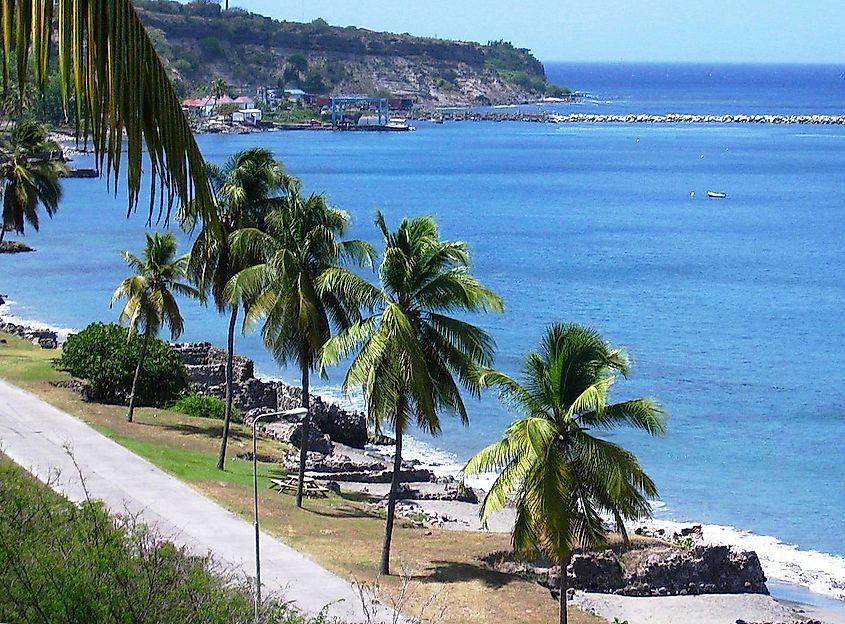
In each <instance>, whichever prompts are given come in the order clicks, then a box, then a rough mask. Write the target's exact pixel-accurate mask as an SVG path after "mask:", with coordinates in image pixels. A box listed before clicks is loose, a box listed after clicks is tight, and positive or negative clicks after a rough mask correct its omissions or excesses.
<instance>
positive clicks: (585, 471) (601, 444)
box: [464, 324, 666, 623]
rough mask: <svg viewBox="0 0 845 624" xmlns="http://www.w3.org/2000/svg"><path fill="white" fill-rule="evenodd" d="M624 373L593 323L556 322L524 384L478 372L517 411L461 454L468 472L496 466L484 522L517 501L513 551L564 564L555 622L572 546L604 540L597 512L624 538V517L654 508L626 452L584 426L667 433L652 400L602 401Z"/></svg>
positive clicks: (620, 358) (622, 358) (652, 491)
mask: <svg viewBox="0 0 845 624" xmlns="http://www.w3.org/2000/svg"><path fill="white" fill-rule="evenodd" d="M628 372H629V365H628V358H627V357H626V355H625V353H624V352H623V351H621V350H620V349H614V348H613V347H611V346H610V345H608V344H607V343H606V342H605V341H604V340H603V339H602V338H601V336H599V334H598V333H596V332H595V331H592V330H590V329H586V328H584V327H581V326H578V325H565V324H555V325H552V326H551V327H549V328H548V330H547V331H546V334H545V336H544V338H543V343H542V346H541V348H540V351H539V353H529V354H528V355H527V356H526V358H525V363H524V365H523V368H522V381H521V382H518V381H515V380H514V379H511V378H510V377H508V376H507V375H504V374H503V373H499V372H496V371H493V370H486V371H482V372H481V373H480V374H479V375H478V376H477V377H476V380H477V381H476V383H477V384H478V386H479V387H481V388H488V387H493V388H497V389H498V390H499V392H500V394H501V397H502V401H503V402H504V403H505V404H506V405H508V406H509V407H511V408H512V409H514V410H515V411H517V412H518V413H520V414H521V415H522V417H521V418H520V419H518V420H516V421H515V422H514V423H513V424H511V425H510V426H509V427H508V428H507V430H506V431H505V436H504V438H503V439H502V440H500V441H499V442H495V443H493V444H491V445H490V446H488V447H487V448H485V449H483V450H482V451H480V452H479V453H478V454H477V455H475V456H474V457H473V458H471V459H470V460H469V461H468V462H467V464H466V466H464V477H465V478H466V477H470V476H476V475H478V474H481V473H484V472H491V471H496V472H499V477H498V478H497V479H496V481H495V482H494V483H493V485H492V487H491V488H490V491H489V492H488V493H487V496H486V497H485V499H484V501H483V503H482V505H481V512H480V513H481V517H482V519H483V520H484V522H485V523H486V522H487V519H488V518H489V517H490V515H491V514H493V513H494V512H496V511H498V510H499V509H501V508H502V507H504V506H505V505H506V504H507V502H508V501H510V500H512V499H514V500H515V505H516V520H515V522H514V527H513V546H514V550H515V551H516V552H517V553H519V554H522V555H525V556H529V557H531V556H534V555H536V554H537V552H538V551H540V550H542V551H543V552H545V554H546V555H547V556H548V557H550V558H551V559H552V561H556V562H558V563H560V567H561V575H560V621H561V623H565V622H566V619H567V616H566V591H567V582H566V567H567V565H568V564H569V560H570V557H571V555H572V550H573V549H574V548H576V547H578V546H582V547H586V548H603V547H604V546H605V545H606V543H607V531H606V529H605V525H604V519H603V514H606V515H608V516H610V517H612V518H614V520H615V522H616V525H617V528H618V529H619V530H620V531H621V532H622V534H623V536H625V537H626V538H627V535H626V534H625V525H624V522H625V521H626V520H634V519H637V518H641V517H643V516H647V515H648V514H650V513H651V506H650V505H649V498H650V497H651V498H653V497H655V496H657V488H656V486H655V484H654V482H653V481H652V480H651V478H649V476H648V475H647V474H646V473H645V471H644V470H643V468H642V467H641V466H640V464H639V462H638V461H637V458H636V457H635V456H634V455H633V454H632V453H630V452H629V451H626V450H625V449H623V448H621V447H620V446H618V445H616V444H614V443H612V442H608V441H607V440H604V439H602V438H601V437H598V436H596V435H593V434H592V433H590V432H591V431H592V430H611V429H615V428H617V427H619V426H621V425H627V426H630V427H634V428H635V429H639V430H642V431H645V432H646V433H649V434H651V435H662V434H663V433H664V431H665V427H666V416H665V414H664V412H663V410H662V408H661V407H660V405H658V404H657V403H656V402H655V401H654V400H652V399H633V400H630V401H624V402H622V403H614V404H610V403H609V402H608V394H609V391H610V388H611V387H612V386H613V384H614V382H615V381H616V376H617V375H618V374H622V375H623V376H627V375H628Z"/></svg>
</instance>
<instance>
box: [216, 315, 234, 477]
mask: <svg viewBox="0 0 845 624" xmlns="http://www.w3.org/2000/svg"><path fill="white" fill-rule="evenodd" d="M237 322H238V306H237V305H233V306H232V317H231V318H230V319H229V341H228V343H227V351H226V411H225V413H224V415H223V438H222V439H221V440H220V453H219V454H218V455H217V470H223V465H224V464H225V463H226V446H227V445H228V444H229V423H231V422H232V398H233V397H232V386H233V385H234V379H232V377H233V372H232V361H233V360H234V359H235V325H236V324H237Z"/></svg>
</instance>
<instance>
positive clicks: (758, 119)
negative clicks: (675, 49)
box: [548, 113, 845, 126]
mask: <svg viewBox="0 0 845 624" xmlns="http://www.w3.org/2000/svg"><path fill="white" fill-rule="evenodd" d="M548 121H550V122H552V123H629V124H630V123H644V124H779V125H816V126H841V125H845V116H844V115H688V114H681V113H669V114H667V115H594V114H587V113H571V114H568V115H548Z"/></svg>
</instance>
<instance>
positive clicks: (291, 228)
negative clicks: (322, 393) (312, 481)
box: [229, 177, 374, 507]
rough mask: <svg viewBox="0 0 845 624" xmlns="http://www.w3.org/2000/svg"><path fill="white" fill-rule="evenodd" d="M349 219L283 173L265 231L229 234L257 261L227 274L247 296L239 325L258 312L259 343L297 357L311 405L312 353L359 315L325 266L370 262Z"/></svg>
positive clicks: (306, 422) (304, 442)
mask: <svg viewBox="0 0 845 624" xmlns="http://www.w3.org/2000/svg"><path fill="white" fill-rule="evenodd" d="M348 225H349V215H348V214H347V213H346V212H343V211H341V210H337V209H336V208H332V207H331V206H329V204H328V202H327V201H326V198H325V197H324V196H322V195H310V196H309V197H307V198H306V197H304V196H303V195H302V186H301V183H300V182H299V180H297V179H296V178H292V177H289V178H287V179H286V181H285V194H284V196H283V197H282V198H281V199H280V201H279V202H278V208H277V209H276V210H274V211H273V212H270V213H269V214H268V215H267V217H266V222H265V227H264V231H261V230H259V229H257V228H245V229H242V230H240V231H238V232H236V233H235V235H234V236H233V247H234V248H235V250H236V252H237V253H239V254H241V255H246V256H247V257H257V258H260V259H261V261H260V262H259V263H258V264H256V265H255V266H253V267H250V268H247V269H245V270H243V271H241V272H240V273H239V274H238V275H237V276H235V278H234V279H233V280H232V284H231V286H230V289H229V291H230V294H231V295H232V296H234V297H237V298H243V299H246V300H247V301H250V302H251V303H250V305H249V308H248V309H247V312H246V318H245V321H244V323H245V327H251V326H254V325H255V324H256V323H257V322H259V321H260V320H262V319H263V320H264V326H263V329H262V336H263V338H264V343H265V344H266V345H267V347H268V349H270V351H271V352H272V353H273V356H274V357H275V358H276V360H277V361H278V362H279V363H280V364H288V363H291V362H292V363H295V364H296V365H297V366H298V367H299V370H300V374H301V378H302V407H304V408H306V410H307V409H308V408H309V407H310V394H309V392H310V377H311V371H312V370H314V368H315V367H316V363H317V354H318V352H319V351H320V349H321V348H322V347H323V345H325V344H326V342H327V341H328V340H329V338H330V337H331V335H332V329H333V327H334V328H339V329H342V328H346V327H348V326H349V325H351V324H352V323H353V322H354V321H357V320H358V319H359V318H360V307H361V301H359V300H358V299H356V298H355V297H354V296H353V297H349V296H344V295H346V294H348V293H347V291H343V290H340V291H336V290H334V289H332V288H330V287H328V288H327V287H324V284H323V281H324V278H325V276H326V275H327V274H329V272H331V273H332V274H333V275H334V276H335V279H340V277H341V276H343V277H346V278H348V277H350V276H351V275H352V274H351V273H350V272H349V271H348V269H346V268H345V266H344V265H348V264H352V265H354V266H357V267H370V268H371V267H372V264H373V255H374V253H373V249H372V247H371V246H370V244H369V243H366V242H364V241H360V240H347V241H343V240H340V239H341V238H342V237H343V235H344V234H345V233H346V230H347V228H348ZM310 419H311V417H310V414H309V413H308V412H307V411H306V414H305V416H304V418H303V422H302V433H301V435H300V443H299V446H300V453H299V484H298V487H297V491H296V505H297V507H302V494H303V487H304V478H305V460H306V456H307V453H308V431H309V428H310V422H311V420H310Z"/></svg>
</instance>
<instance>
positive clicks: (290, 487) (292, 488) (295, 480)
mask: <svg viewBox="0 0 845 624" xmlns="http://www.w3.org/2000/svg"><path fill="white" fill-rule="evenodd" d="M298 487H299V477H285V478H284V479H270V489H271V490H276V491H277V492H278V493H279V494H292V495H295V494H296V490H297V488H298ZM329 491H330V490H329V489H328V488H327V487H325V486H323V485H320V484H319V483H318V482H317V481H316V480H315V479H312V478H311V477H305V480H304V483H303V488H302V493H303V494H304V495H305V496H308V497H316V498H326V497H327V496H328V495H329Z"/></svg>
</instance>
